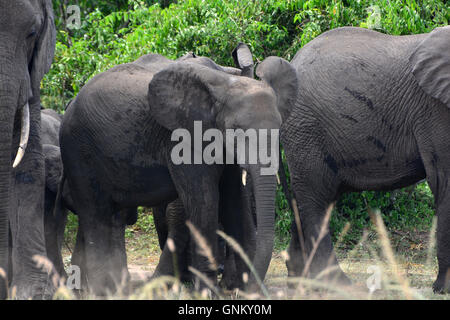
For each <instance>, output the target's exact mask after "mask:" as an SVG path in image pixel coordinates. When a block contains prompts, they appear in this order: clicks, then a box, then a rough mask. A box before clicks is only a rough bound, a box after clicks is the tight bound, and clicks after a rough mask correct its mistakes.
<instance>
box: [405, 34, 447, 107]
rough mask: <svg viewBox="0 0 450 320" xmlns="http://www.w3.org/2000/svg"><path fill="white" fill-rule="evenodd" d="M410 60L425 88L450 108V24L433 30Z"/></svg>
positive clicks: (414, 71) (429, 93)
mask: <svg viewBox="0 0 450 320" xmlns="http://www.w3.org/2000/svg"><path fill="white" fill-rule="evenodd" d="M410 62H411V65H412V67H413V71H412V72H413V74H414V76H415V77H416V79H417V81H418V82H419V85H420V86H421V87H422V88H423V90H424V91H425V92H426V93H427V94H428V95H430V96H432V97H433V98H435V99H438V100H440V101H442V102H443V103H444V104H445V105H447V107H449V108H450V26H447V27H442V28H437V29H435V30H434V31H432V32H431V33H430V34H429V35H428V36H427V38H426V39H425V40H423V41H422V42H421V43H420V44H419V46H418V47H417V49H416V50H415V51H414V52H413V54H412V55H411V57H410Z"/></svg>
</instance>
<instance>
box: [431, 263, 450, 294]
mask: <svg viewBox="0 0 450 320" xmlns="http://www.w3.org/2000/svg"><path fill="white" fill-rule="evenodd" d="M433 291H434V293H438V294H446V293H450V268H449V269H448V271H447V273H446V274H445V273H443V272H442V273H441V272H439V274H438V277H437V279H436V281H435V282H434V283H433Z"/></svg>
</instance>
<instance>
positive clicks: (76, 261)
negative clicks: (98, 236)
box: [70, 226, 89, 291]
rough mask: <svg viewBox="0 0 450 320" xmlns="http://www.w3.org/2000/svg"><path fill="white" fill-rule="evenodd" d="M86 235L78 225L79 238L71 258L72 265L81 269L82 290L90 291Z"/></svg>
mask: <svg viewBox="0 0 450 320" xmlns="http://www.w3.org/2000/svg"><path fill="white" fill-rule="evenodd" d="M84 246H85V243H84V236H83V229H82V228H81V226H78V231H77V238H76V241H75V247H74V249H73V252H72V258H71V261H70V262H71V265H72V266H75V267H78V268H79V269H80V271H81V274H80V276H81V279H80V284H81V288H79V289H81V290H84V291H88V289H89V288H88V280H87V274H86V270H87V267H86V263H85V261H86V257H85V256H84V253H85V250H84Z"/></svg>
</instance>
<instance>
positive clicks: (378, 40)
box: [262, 26, 450, 292]
mask: <svg viewBox="0 0 450 320" xmlns="http://www.w3.org/2000/svg"><path fill="white" fill-rule="evenodd" d="M291 65H292V66H293V67H294V68H295V69H296V71H297V74H298V79H299V85H298V99H296V101H295V103H293V104H292V105H290V106H286V112H284V113H282V114H283V115H284V119H285V121H284V122H283V126H282V130H281V141H282V144H283V146H284V148H285V152H286V156H287V160H288V164H289V169H290V172H291V179H292V180H291V183H292V188H293V191H294V194H295V197H296V199H297V200H298V210H299V213H300V220H301V225H302V233H303V235H304V241H305V243H304V245H305V248H306V256H308V255H309V254H310V252H311V250H312V247H313V243H312V241H311V239H317V238H318V234H319V230H320V226H321V224H322V222H323V221H324V216H325V212H326V210H327V208H328V207H329V206H330V204H332V203H333V202H334V201H336V199H337V198H338V197H339V196H340V195H341V194H342V193H344V192H349V191H363V190H392V189H396V188H401V187H405V186H408V185H411V184H413V183H415V182H417V181H419V180H421V179H423V178H425V177H426V179H427V181H428V184H429V186H430V188H431V190H432V192H433V194H434V197H435V201H436V208H437V218H438V227H437V256H438V261H439V274H438V277H437V280H436V282H435V283H434V285H433V288H434V290H435V291H436V292H442V291H444V290H447V291H448V289H449V286H450V279H449V274H450V273H449V272H450V269H449V268H450V233H449V232H448V231H449V230H450V184H449V183H448V182H449V178H450V148H449V146H448V141H449V139H450V109H449V108H450V27H448V26H447V27H442V28H437V29H435V30H434V31H432V32H431V33H429V34H419V35H411V36H390V35H386V34H381V33H378V32H375V31H370V30H366V29H360V28H351V27H346V28H339V29H335V30H331V31H329V32H326V33H324V34H323V35H321V36H319V37H318V38H316V39H315V40H313V41H311V42H310V43H308V44H307V45H306V46H305V47H304V48H302V49H301V50H300V51H299V52H298V53H297V55H296V56H295V57H294V59H293V60H292V62H291ZM262 73H263V72H262ZM269 76H270V74H269ZM289 256H290V260H289V261H288V264H287V266H288V269H289V274H290V275H301V274H302V270H303V266H304V261H303V259H302V254H301V242H300V241H299V236H298V230H297V228H296V223H295V222H293V223H292V240H291V243H290V246H289ZM328 265H330V266H331V267H333V266H334V267H337V268H338V271H337V272H335V273H334V274H333V276H336V277H338V278H339V279H342V280H343V281H346V277H345V275H344V274H343V273H342V271H341V270H340V269H339V267H338V262H337V260H336V258H335V254H334V252H333V247H332V242H331V237H330V235H329V233H328V234H327V235H326V237H325V238H323V240H322V241H321V243H320V245H319V247H318V249H317V252H316V254H315V255H314V258H313V259H312V264H311V266H310V274H311V275H317V274H318V273H319V272H320V271H323V270H324V269H325V268H326V267H327V266H328Z"/></svg>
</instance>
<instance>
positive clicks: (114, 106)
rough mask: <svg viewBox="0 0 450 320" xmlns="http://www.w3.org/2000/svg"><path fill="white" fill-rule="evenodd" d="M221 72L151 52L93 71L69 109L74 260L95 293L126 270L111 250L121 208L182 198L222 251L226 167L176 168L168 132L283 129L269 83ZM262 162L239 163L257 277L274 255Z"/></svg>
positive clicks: (64, 133)
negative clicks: (249, 191) (252, 206)
mask: <svg viewBox="0 0 450 320" xmlns="http://www.w3.org/2000/svg"><path fill="white" fill-rule="evenodd" d="M280 64H288V63H287V62H285V61H283V60H282V59H279V61H277V63H276V64H274V67H278V66H279V65H280ZM225 71H226V70H225ZM225 71H224V70H217V69H215V68H211V67H209V66H203V65H199V64H194V63H191V62H189V61H180V62H175V61H171V60H168V59H166V58H164V57H162V56H160V55H154V54H150V55H146V56H143V57H141V58H140V59H138V60H137V61H135V62H133V63H129V64H124V65H120V66H117V67H115V68H113V69H111V70H109V71H107V72H104V73H102V74H99V75H97V76H96V77H94V78H93V79H92V80H91V81H89V83H88V84H86V85H85V87H84V88H83V89H82V90H81V91H80V93H79V95H78V96H77V97H76V98H75V99H74V101H73V102H72V104H71V106H70V108H68V110H67V112H66V114H65V117H64V120H63V124H62V128H61V136H60V137H61V155H62V159H63V163H64V170H65V174H66V177H67V181H68V183H69V186H70V190H71V194H72V197H73V200H74V206H75V209H76V211H77V212H78V214H79V222H80V228H79V234H78V239H77V247H78V248H82V250H81V249H80V250H76V251H77V255H76V256H77V263H78V264H79V265H80V266H82V268H83V270H84V272H86V275H87V278H88V280H89V285H90V286H91V288H92V289H93V290H94V292H96V293H103V292H104V290H105V289H108V288H109V289H113V287H114V282H117V281H120V280H121V279H122V278H123V271H126V256H124V255H122V254H121V253H120V251H118V250H116V249H115V248H117V247H120V246H122V241H123V234H121V233H123V232H122V230H120V228H118V223H117V219H116V217H115V215H114V214H113V213H114V212H118V211H119V210H120V209H122V208H130V207H135V206H137V205H145V206H157V205H160V204H162V203H167V202H171V201H173V200H174V199H176V198H177V197H179V198H180V200H181V201H182V203H183V207H184V209H185V211H186V216H187V218H188V219H189V220H190V221H191V222H192V224H193V225H194V226H195V227H196V228H197V229H198V230H199V231H200V233H201V234H202V235H203V236H204V237H205V238H206V240H207V242H208V243H209V244H210V245H211V246H212V248H213V252H214V253H216V252H217V249H216V244H217V235H216V233H215V231H216V230H217V227H218V213H219V182H220V178H221V176H222V173H223V171H224V169H225V165H222V164H212V165H209V164H206V163H201V164H195V165H194V164H192V165H191V164H186V163H183V164H179V165H176V164H175V163H174V162H173V161H172V159H171V153H172V150H173V148H174V146H176V145H177V144H176V143H175V141H172V140H171V135H172V132H173V131H174V130H175V129H178V128H186V129H187V130H189V132H191V133H194V121H202V125H203V127H204V128H208V129H209V128H218V129H219V130H221V131H222V132H224V133H225V131H226V129H238V128H241V129H244V130H247V129H255V130H256V131H258V132H262V133H264V131H260V129H266V130H267V129H277V128H279V126H280V124H281V117H280V114H279V112H278V109H277V102H278V101H282V100H283V98H282V97H280V96H279V95H278V93H277V94H276V93H275V91H274V90H273V89H272V88H271V87H270V86H269V85H268V84H267V83H264V82H260V81H256V80H253V79H249V78H245V77H240V76H235V75H230V74H229V73H226V72H225ZM262 140H264V139H262ZM265 147H268V146H265ZM269 149H270V148H269ZM192 151H194V153H195V152H196V150H192ZM227 152H230V153H231V151H230V150H227ZM276 156H278V154H276ZM265 166H266V164H262V163H261V162H260V161H258V162H257V163H256V164H248V165H247V164H242V165H241V167H242V168H244V169H245V170H247V171H248V172H249V174H250V175H251V177H252V179H253V186H254V193H255V199H256V212H257V225H258V234H257V241H256V243H257V248H256V251H255V258H254V265H255V268H256V270H257V272H258V274H259V276H260V277H261V278H264V275H265V273H266V271H267V267H268V264H269V262H270V258H271V253H272V246H273V237H274V209H275V208H274V205H275V190H276V179H275V175H274V174H269V175H262V174H261V169H262V168H264V167H265ZM229 201H230V202H232V201H233V199H230V200H229ZM236 229H239V228H236ZM235 232H236V234H232V236H234V237H235V238H236V239H238V240H240V238H239V237H240V236H241V235H242V232H239V231H238V230H235ZM191 242H192V245H193V247H194V248H195V247H196V246H195V243H194V241H191ZM192 252H194V254H193V256H192V260H193V261H192V265H193V267H194V268H196V269H197V270H199V271H200V272H202V273H204V274H206V275H207V276H208V277H210V278H211V279H212V280H213V281H215V274H216V272H215V271H214V270H211V269H210V268H209V263H208V262H207V260H206V258H205V257H203V256H202V255H199V254H198V253H197V250H195V249H193V251H192ZM74 255H75V253H74ZM74 258H75V257H74Z"/></svg>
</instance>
